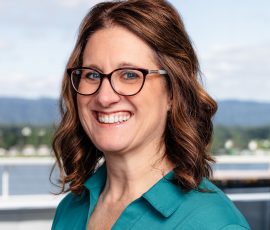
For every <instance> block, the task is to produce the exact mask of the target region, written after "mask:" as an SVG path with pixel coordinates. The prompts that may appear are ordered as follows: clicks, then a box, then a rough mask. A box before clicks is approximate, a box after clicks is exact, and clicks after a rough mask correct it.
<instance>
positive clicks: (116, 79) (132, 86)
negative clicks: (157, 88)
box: [67, 67, 167, 96]
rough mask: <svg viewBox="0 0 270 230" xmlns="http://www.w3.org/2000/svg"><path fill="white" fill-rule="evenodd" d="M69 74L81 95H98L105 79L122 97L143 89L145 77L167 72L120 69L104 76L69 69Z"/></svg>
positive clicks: (87, 70) (90, 71)
mask: <svg viewBox="0 0 270 230" xmlns="http://www.w3.org/2000/svg"><path fill="white" fill-rule="evenodd" d="M67 73H68V75H69V76H70V78H71V83H72V86H73V88H74V90H75V91H76V92H77V93H79V94H81V95H92V94H94V93H96V92H97V91H98V90H99V88H100V86H101V84H102V81H103V79H104V78H108V80H109V82H110V84H111V87H112V89H113V90H114V92H116V93H117V94H119V95H122V96H133V95H135V94H137V93H139V92H140V91H141V89H142V88H143V85H144V82H145V77H146V76H147V75H148V74H159V75H166V74H167V71H166V70H147V69H141V68H119V69H115V70H114V71H112V72H111V73H108V74H104V73H100V72H99V71H97V70H95V69H92V68H88V67H78V68H69V69H67Z"/></svg>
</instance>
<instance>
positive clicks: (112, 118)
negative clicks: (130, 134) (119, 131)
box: [97, 112, 130, 124]
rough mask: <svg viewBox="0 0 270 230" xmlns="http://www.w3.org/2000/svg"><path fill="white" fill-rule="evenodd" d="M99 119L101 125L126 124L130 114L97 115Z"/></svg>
mask: <svg viewBox="0 0 270 230" xmlns="http://www.w3.org/2000/svg"><path fill="white" fill-rule="evenodd" d="M97 118H98V121H99V122H100V123H106V124H113V123H121V122H125V121H127V120H128V119H129V118H130V113H127V112H120V113H113V114H104V113H97Z"/></svg>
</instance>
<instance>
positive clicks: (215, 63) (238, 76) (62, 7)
mask: <svg viewBox="0 0 270 230" xmlns="http://www.w3.org/2000/svg"><path fill="white" fill-rule="evenodd" d="M97 2H99V1H89V0H47V1H34V0H24V1H20V0H13V1H4V0H0V229H6V230H8V229H15V228H16V229H17V230H19V229H37V228H38V229H40V230H42V229H50V227H51V222H52V218H53V215H54V211H55V207H56V206H57V204H58V202H59V201H60V199H61V198H62V196H54V195H52V194H51V193H52V192H57V191H58V188H57V187H56V186H53V185H52V184H51V183H50V182H49V174H50V170H51V168H52V165H53V163H54V159H53V154H52V150H51V140H52V134H53V132H54V130H55V127H56V125H57V123H58V121H59V114H58V104H57V103H58V102H57V99H58V96H59V92H60V82H61V78H62V75H63V71H64V67H65V64H66V62H67V59H68V57H69V54H70V53H71V50H72V49H73V46H74V43H75V40H76V36H77V32H78V26H79V24H80V22H81V20H82V18H83V17H84V16H85V14H86V13H87V11H88V10H89V8H90V7H91V6H93V5H94V4H95V3H97ZM170 2H171V3H172V4H173V5H174V6H175V7H176V8H177V10H178V11H179V12H180V14H181V15H182V18H183V20H184V23H185V25H186V29H187V31H188V33H189V34H190V37H191V39H192V41H193V43H194V47H195V48H196V50H197V53H198V56H199V60H200V63H201V69H202V72H203V85H204V87H205V88H206V89H207V91H208V92H209V93H210V95H211V96H212V97H213V98H214V99H215V100H217V102H218V105H219V110H218V112H217V114H216V116H215V118H214V125H215V127H214V139H213V145H212V149H211V152H212V154H213V155H214V156H215V158H216V161H217V164H215V165H213V169H214V177H213V180H214V182H215V183H216V184H217V185H218V186H219V187H220V188H221V189H222V190H223V191H225V193H226V194H228V196H229V197H230V198H231V199H232V200H233V201H234V203H235V204H236V206H237V207H238V208H239V209H240V210H241V211H242V212H243V214H244V215H245V217H246V218H247V220H248V222H249V223H250V225H251V226H252V229H258V230H266V229H270V116H269V114H270V58H269V55H270V30H269V27H270V14H269V9H270V2H269V1H267V0H258V1H256V2H255V1H253V0H238V1H233V0H227V1H210V0H189V1H184V0H179V1H177V0H171V1H170ZM57 177H58V171H57V169H56V170H55V171H54V173H53V175H52V180H53V181H54V182H57Z"/></svg>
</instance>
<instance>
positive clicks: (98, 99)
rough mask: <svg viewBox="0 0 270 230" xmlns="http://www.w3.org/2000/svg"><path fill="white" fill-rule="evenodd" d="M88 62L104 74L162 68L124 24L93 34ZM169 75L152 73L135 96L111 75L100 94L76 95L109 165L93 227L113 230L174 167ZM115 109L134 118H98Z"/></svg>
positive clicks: (87, 126) (86, 54)
mask: <svg viewBox="0 0 270 230" xmlns="http://www.w3.org/2000/svg"><path fill="white" fill-rule="evenodd" d="M83 66H90V67H93V68H95V69H97V70H99V71H101V72H103V73H109V72H111V71H113V70H114V69H116V68H119V67H139V68H145V69H152V70H155V69H160V67H159V66H158V65H157V64H156V61H155V58H154V52H153V51H152V49H151V48H150V47H149V46H148V45H147V44H146V43H145V42H144V41H143V40H141V39H140V38H139V37H137V36H136V35H135V34H133V33H131V32H130V31H128V30H127V29H125V28H123V27H119V26H113V27H109V28H105V29H101V30H99V31H97V32H95V33H94V34H93V35H92V36H91V37H90V39H89V40H88V43H87V45H86V48H85V50H84V54H83ZM164 77H166V76H161V75H155V74H151V75H148V76H147V77H146V81H145V84H144V87H143V89H142V90H141V92H140V93H138V94H137V95H135V96H120V95H118V94H116V93H115V92H114V91H113V89H112V88H111V85H110V83H109V81H108V79H106V78H105V79H104V80H103V83H102V85H101V88H100V89H99V91H98V92H97V93H95V94H93V95H91V96H82V95H78V96H77V102H78V111H79V117H80V121H81V123H82V126H83V128H84V129H85V131H86V133H87V135H88V136H89V138H90V139H91V141H92V142H93V143H94V144H95V145H96V147H97V148H98V149H100V150H101V151H103V153H104V157H105V160H106V166H107V180H106V184H105V187H104V190H103V191H102V193H101V195H100V197H99V200H98V203H97V205H96V207H95V210H94V212H93V214H92V215H91V218H90V220H89V222H88V227H89V229H90V228H91V229H110V228H111V226H112V225H113V223H114V222H115V221H116V220H117V218H118V217H119V216H120V214H121V212H122V211H123V210H124V208H125V207H126V206H127V205H128V204H129V203H130V202H132V201H133V200H135V199H137V198H138V197H140V196H141V195H142V194H143V193H145V192H146V191H147V190H148V189H149V188H151V187H152V186H153V185H154V184H155V183H156V182H157V181H158V180H160V179H161V178H162V177H163V176H164V175H165V174H166V173H168V172H169V171H170V170H172V168H173V167H174V165H173V164H172V163H170V162H169V161H168V160H167V158H166V157H163V156H164V151H165V147H164V143H162V135H163V132H164V129H165V124H166V118H167V112H168V110H169V109H170V99H169V96H168V95H169V94H168V91H167V88H166V84H165V80H164ZM115 112H123V113H127V114H130V119H129V120H128V121H125V122H122V123H120V124H119V123H115V124H103V123H100V122H99V121H98V119H97V116H98V114H103V115H104V114H112V113H115ZM160 143H161V145H160ZM104 217H106V218H104ZM105 220H106V221H105Z"/></svg>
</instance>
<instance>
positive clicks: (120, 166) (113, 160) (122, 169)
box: [101, 147, 174, 203]
mask: <svg viewBox="0 0 270 230" xmlns="http://www.w3.org/2000/svg"><path fill="white" fill-rule="evenodd" d="M164 150H165V147H164V148H161V149H160V150H159V151H158V152H157V151H147V150H145V151H140V153H139V154H134V153H133V154H125V155H121V154H106V153H104V155H105V160H106V167H107V180H106V184H105V187H104V190H103V192H102V194H101V197H102V200H103V202H107V203H116V202H119V201H123V202H125V201H126V202H129V201H132V200H134V199H136V198H138V197H140V196H141V195H142V194H143V193H145V192H146V191H147V190H148V189H150V188H151V187H152V186H153V185H154V184H155V183H156V182H157V181H159V180H160V179H161V178H162V177H163V176H165V175H166V174H167V173H168V172H169V171H171V170H172V169H173V168H174V165H173V164H172V163H170V162H169V160H168V159H167V158H166V157H164V154H163V153H164ZM151 153H152V154H151Z"/></svg>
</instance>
